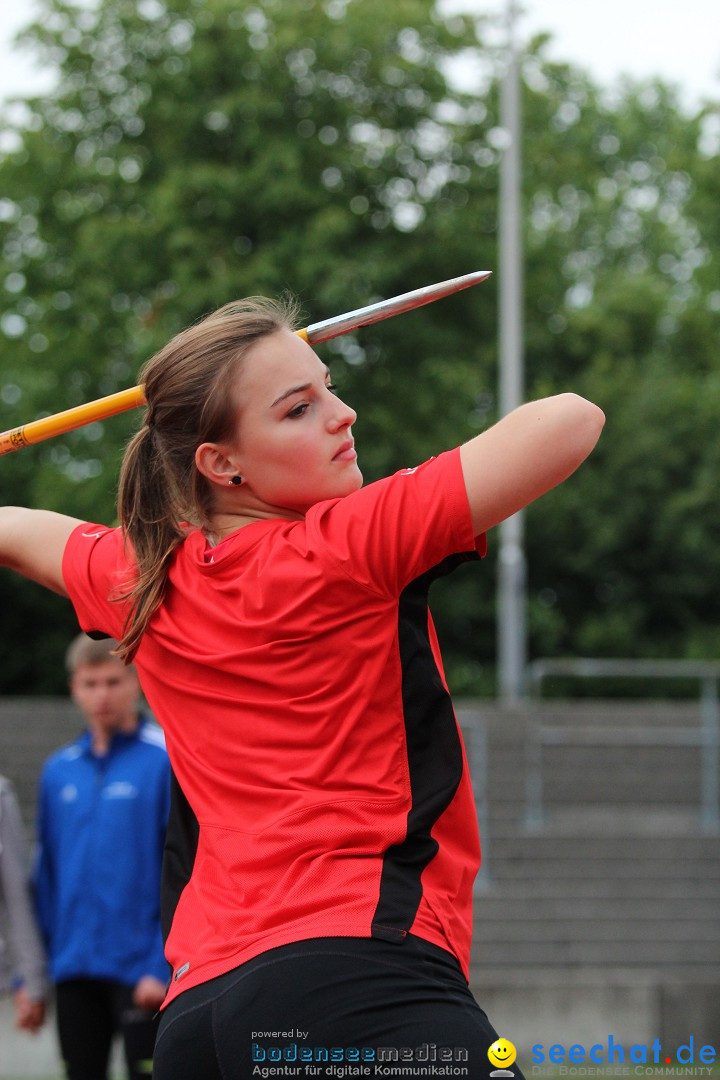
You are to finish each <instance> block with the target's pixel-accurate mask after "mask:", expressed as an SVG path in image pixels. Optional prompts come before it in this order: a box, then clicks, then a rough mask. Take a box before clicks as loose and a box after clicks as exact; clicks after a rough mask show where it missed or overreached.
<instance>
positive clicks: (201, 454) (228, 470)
mask: <svg viewBox="0 0 720 1080" xmlns="http://www.w3.org/2000/svg"><path fill="white" fill-rule="evenodd" d="M195 465H196V466H197V469H198V472H201V473H202V475H203V476H204V477H206V478H207V479H208V480H209V481H210V483H212V484H220V485H221V486H222V487H227V485H228V484H229V483H230V481H231V479H232V477H233V476H236V475H237V473H238V467H237V465H236V464H235V462H234V459H233V457H232V453H231V451H230V450H229V449H228V448H227V447H226V446H222V445H221V444H220V443H201V444H200V446H198V448H197V450H196V451H195Z"/></svg>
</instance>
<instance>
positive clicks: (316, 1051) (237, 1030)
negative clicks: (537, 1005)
mask: <svg viewBox="0 0 720 1080" xmlns="http://www.w3.org/2000/svg"><path fill="white" fill-rule="evenodd" d="M507 1037H508V1038H509V1039H512V1035H511V1033H508V1035H507ZM497 1038H498V1035H497V1032H496V1031H495V1030H494V1028H493V1027H492V1025H491V1024H490V1022H489V1020H488V1018H487V1016H486V1015H485V1013H484V1012H483V1011H482V1009H481V1008H480V1007H479V1005H478V1004H477V1002H476V1001H475V999H474V998H473V996H472V994H471V993H470V990H469V988H468V985H467V982H466V981H465V978H464V976H463V974H462V972H461V970H460V967H459V965H458V963H457V961H456V960H455V958H454V957H453V956H451V955H450V953H448V952H446V951H445V950H444V949H440V948H437V947H436V946H435V945H430V944H428V943H427V942H425V941H422V940H421V939H419V938H413V937H408V938H407V939H406V940H405V942H404V943H403V944H401V945H394V944H391V943H389V942H385V941H378V940H374V939H364V938H322V939H314V940H312V941H302V942H298V943H296V944H293V945H285V946H283V947H282V948H278V949H272V950H270V951H269V952H266V953H263V954H262V955H261V956H258V957H256V958H255V959H254V960H250V961H249V962H248V963H246V964H243V965H242V966H241V967H239V968H235V969H234V970H233V971H229V972H228V973H227V974H226V975H221V976H220V977H219V978H216V979H212V980H211V981H210V982H207V983H204V984H202V985H200V986H197V987H193V988H192V989H190V990H186V991H185V992H184V993H183V994H181V995H180V996H179V997H178V998H176V999H175V1001H173V1002H172V1003H171V1004H170V1005H169V1006H168V1007H167V1008H166V1010H165V1012H164V1013H163V1016H162V1019H161V1021H160V1030H159V1033H158V1038H157V1044H156V1049H155V1067H154V1071H153V1077H154V1080H200V1078H202V1080H251V1078H253V1077H260V1078H261V1080H263V1078H264V1077H267V1078H270V1077H272V1078H274V1077H294V1078H296V1080H306V1078H311V1077H313V1078H318V1080H320V1078H323V1077H334V1078H335V1080H342V1078H345V1080H349V1078H351V1077H356V1076H363V1077H364V1076H376V1075H389V1076H396V1077H403V1078H411V1080H412V1078H414V1077H425V1076H438V1075H450V1076H457V1077H461V1078H467V1080H480V1078H483V1077H487V1076H489V1074H490V1072H491V1070H492V1069H493V1066H492V1065H491V1064H490V1063H489V1061H488V1056H487V1051H488V1047H489V1046H490V1045H491V1044H492V1043H493V1042H495V1040H496V1039H497ZM380 1066H381V1068H379V1067H380ZM448 1067H450V1069H451V1070H452V1071H450V1072H448V1071H447V1070H448ZM378 1070H379V1071H378ZM386 1070H389V1071H386ZM512 1073H513V1074H514V1076H515V1078H516V1080H523V1076H522V1073H521V1072H520V1070H519V1069H517V1068H516V1067H515V1066H512ZM505 1075H507V1073H506V1074H505Z"/></svg>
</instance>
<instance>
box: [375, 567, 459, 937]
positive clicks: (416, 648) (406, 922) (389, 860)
mask: <svg viewBox="0 0 720 1080" xmlns="http://www.w3.org/2000/svg"><path fill="white" fill-rule="evenodd" d="M472 558H478V555H477V552H466V553H462V554H459V555H452V556H450V557H449V558H447V559H444V560H443V562H442V563H440V564H439V565H438V566H436V567H433V568H432V569H431V570H429V571H427V573H425V574H423V575H422V576H421V577H419V578H416V579H415V580H414V581H412V582H411V583H410V584H409V585H408V586H407V587H406V588H405V589H404V590H403V592H402V593H401V596H400V604H399V609H398V647H399V650H400V662H401V667H402V701H403V714H404V716H403V718H404V723H405V737H406V743H407V754H408V769H409V775H410V793H411V799H412V802H411V807H410V810H409V812H408V819H407V833H406V836H405V839H404V840H403V841H402V842H401V843H399V844H395V845H393V846H392V847H390V848H388V850H387V851H386V853H385V856H384V858H383V869H382V875H381V878H380V896H379V899H378V904H377V907H376V909H375V914H374V916H373V920H372V926H371V932H372V936H373V937H377V938H384V939H385V940H389V941H402V940H403V939H404V938H405V936H406V934H407V932H408V930H409V929H410V927H411V926H412V924H413V921H414V919H415V916H416V914H417V910H418V906H419V904H420V899H421V897H422V884H421V877H422V873H423V871H424V870H425V868H426V866H427V865H428V864H429V863H430V862H431V861H432V859H433V858H434V857H435V855H436V854H437V850H438V844H437V841H436V840H434V839H433V837H432V835H431V833H432V829H433V827H434V825H435V823H436V822H437V821H438V820H439V819H440V817H442V815H443V814H444V812H445V811H446V810H447V808H448V807H449V806H450V803H451V802H452V800H453V799H454V797H455V793H456V792H457V789H458V786H459V784H460V780H461V777H462V771H463V756H462V746H461V743H460V737H459V734H458V730H457V723H456V720H455V714H454V712H453V707H452V702H451V700H450V695H449V693H448V691H447V690H446V688H445V686H444V684H443V680H442V677H441V675H440V671H439V670H438V666H437V663H436V661H435V657H434V655H433V652H432V646H431V642H430V632H429V627H428V603H427V597H428V591H429V588H430V585H431V584H432V582H433V581H434V580H435V579H436V578H438V577H441V576H443V575H445V574H448V573H450V572H451V571H452V570H454V569H455V567H456V566H458V565H459V564H460V563H462V562H466V561H467V560H468V559H472Z"/></svg>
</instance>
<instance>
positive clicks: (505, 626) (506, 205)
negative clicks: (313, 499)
mask: <svg viewBox="0 0 720 1080" xmlns="http://www.w3.org/2000/svg"><path fill="white" fill-rule="evenodd" d="M506 14H507V50H506V65H505V72H504V76H503V80H502V86H501V99H500V124H501V127H502V128H503V129H504V131H505V133H506V138H507V145H506V147H505V149H504V151H503V155H502V160H501V165H500V233H499V255H498V268H499V279H500V283H499V302H500V311H499V317H500V338H499V341H500V378H499V398H500V413H501V415H502V416H504V415H505V414H506V413H508V412H511V411H512V410H513V409H515V408H517V406H518V405H520V404H521V403H522V401H523V398H524V392H525V379H524V357H523V314H522V309H523V273H522V263H523V256H522V206H521V198H520V187H521V145H520V144H521V117H520V70H519V69H520V60H519V50H518V47H517V43H516V35H515V30H516V22H515V20H516V17H517V14H518V7H517V4H516V2H515V0H508V4H507V13H506ZM523 532H524V530H523V515H522V512H521V513H518V514H514V515H513V517H511V518H508V520H507V521H504V522H503V523H502V525H501V526H500V552H499V570H498V583H497V585H498V588H497V606H498V612H497V626H498V630H497V657H498V661H497V662H498V695H499V697H500V699H501V700H502V701H503V702H504V703H505V704H508V705H512V704H516V703H517V702H519V701H520V700H521V699H522V697H523V693H524V681H525V667H526V663H527V625H526V599H525V593H526V576H527V575H526V563H525V551H524V543H523V541H524V535H523Z"/></svg>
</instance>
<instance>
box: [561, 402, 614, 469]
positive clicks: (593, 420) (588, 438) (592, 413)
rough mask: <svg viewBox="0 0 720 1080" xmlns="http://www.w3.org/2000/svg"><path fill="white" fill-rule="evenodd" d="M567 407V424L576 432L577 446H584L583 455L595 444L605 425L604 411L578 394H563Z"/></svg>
mask: <svg viewBox="0 0 720 1080" xmlns="http://www.w3.org/2000/svg"><path fill="white" fill-rule="evenodd" d="M562 397H563V398H564V399H565V401H566V405H567V409H568V425H569V426H570V427H572V428H573V429H574V431H575V432H576V437H577V441H578V445H579V446H584V447H586V450H585V455H584V456H586V455H587V454H589V453H590V451H591V450H592V449H593V447H594V446H595V443H596V442H597V441H598V439H599V438H600V433H601V431H602V429H603V427H604V426H605V413H604V412H603V411H602V409H600V408H599V407H598V406H597V405H595V404H594V403H593V402H592V401H588V399H587V398H584V397H581V396H580V394H572V393H568V394H563V395H562Z"/></svg>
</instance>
